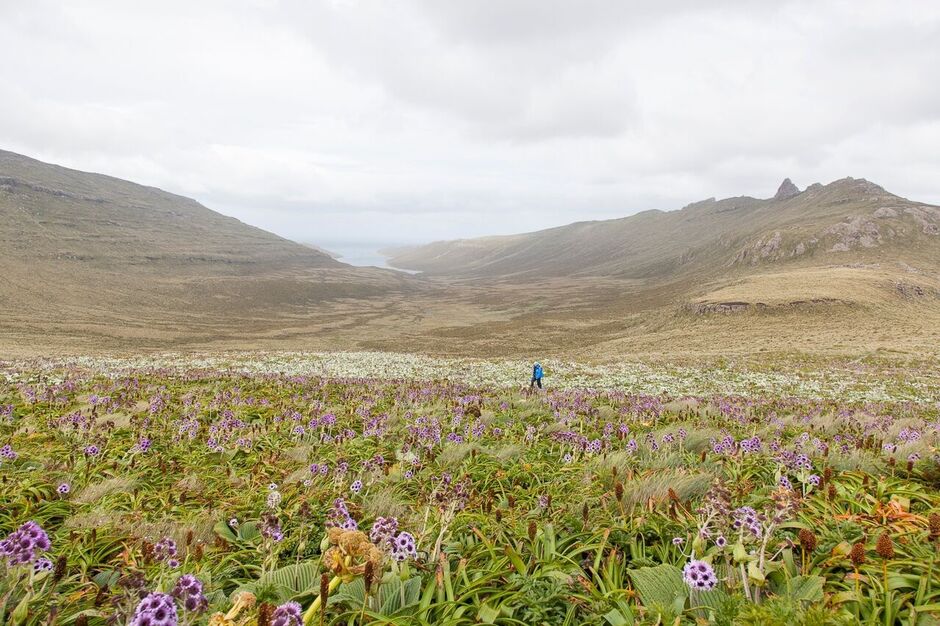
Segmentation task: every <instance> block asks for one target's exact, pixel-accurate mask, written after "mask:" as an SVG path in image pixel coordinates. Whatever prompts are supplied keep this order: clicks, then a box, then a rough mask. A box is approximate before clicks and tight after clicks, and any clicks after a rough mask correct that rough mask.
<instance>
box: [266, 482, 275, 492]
mask: <svg viewBox="0 0 940 626" xmlns="http://www.w3.org/2000/svg"><path fill="white" fill-rule="evenodd" d="M268 491H277V483H269V484H268Z"/></svg>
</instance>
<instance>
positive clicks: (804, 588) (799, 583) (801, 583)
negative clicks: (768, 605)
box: [786, 576, 826, 602]
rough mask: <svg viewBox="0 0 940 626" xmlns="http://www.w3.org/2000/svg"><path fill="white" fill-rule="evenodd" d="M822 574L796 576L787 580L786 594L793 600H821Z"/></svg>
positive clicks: (823, 579)
mask: <svg viewBox="0 0 940 626" xmlns="http://www.w3.org/2000/svg"><path fill="white" fill-rule="evenodd" d="M825 582H826V579H825V578H823V577H822V576H794V577H793V578H791V579H790V580H788V581H787V589H786V594H787V596H788V597H789V598H790V599H791V600H797V601H801V602H819V601H820V600H822V599H823V584H824V583H825Z"/></svg>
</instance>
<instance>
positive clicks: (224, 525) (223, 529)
mask: <svg viewBox="0 0 940 626" xmlns="http://www.w3.org/2000/svg"><path fill="white" fill-rule="evenodd" d="M212 530H213V531H215V534H216V535H218V536H219V537H221V538H222V539H225V540H226V541H228V542H229V543H235V542H236V541H238V535H236V534H235V533H234V532H232V529H231V528H230V527H229V525H228V522H226V521H224V520H220V521H219V522H217V523H216V525H215V526H213V527H212Z"/></svg>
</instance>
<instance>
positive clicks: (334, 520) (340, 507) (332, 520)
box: [326, 498, 359, 530]
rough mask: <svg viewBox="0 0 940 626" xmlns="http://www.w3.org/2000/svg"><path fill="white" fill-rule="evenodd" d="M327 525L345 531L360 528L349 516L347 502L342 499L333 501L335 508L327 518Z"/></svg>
mask: <svg viewBox="0 0 940 626" xmlns="http://www.w3.org/2000/svg"><path fill="white" fill-rule="evenodd" d="M326 525H327V526H336V527H339V528H342V529H343V530H357V529H358V528H359V524H358V523H357V522H356V520H354V519H353V518H352V516H351V515H350V514H349V509H348V508H347V507H346V501H345V500H343V499H342V498H336V499H335V500H333V508H332V509H331V510H330V513H329V515H328V516H327V520H326Z"/></svg>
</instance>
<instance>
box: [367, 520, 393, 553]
mask: <svg viewBox="0 0 940 626" xmlns="http://www.w3.org/2000/svg"><path fill="white" fill-rule="evenodd" d="M397 533H398V520H397V519H396V518H394V517H377V518H376V519H375V522H374V523H373V524H372V530H371V531H369V541H371V542H372V543H374V544H375V545H377V546H379V547H382V546H383V545H391V543H392V539H393V538H394V537H395V535H396V534H397Z"/></svg>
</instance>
